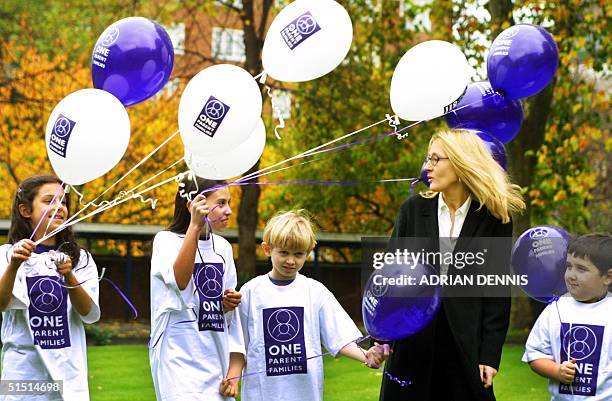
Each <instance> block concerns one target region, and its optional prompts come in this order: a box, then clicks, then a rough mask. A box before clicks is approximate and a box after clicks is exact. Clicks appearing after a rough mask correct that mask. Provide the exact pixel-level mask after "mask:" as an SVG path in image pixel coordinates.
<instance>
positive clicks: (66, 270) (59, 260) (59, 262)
mask: <svg viewBox="0 0 612 401" xmlns="http://www.w3.org/2000/svg"><path fill="white" fill-rule="evenodd" d="M49 253H50V254H51V257H52V259H53V263H55V266H57V271H58V273H59V274H61V275H62V276H64V277H67V276H69V275H71V274H72V259H70V256H68V255H66V254H65V253H62V252H54V251H50V252H49Z"/></svg>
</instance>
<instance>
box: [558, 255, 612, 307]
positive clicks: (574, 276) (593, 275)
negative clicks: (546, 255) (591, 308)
mask: <svg viewBox="0 0 612 401" xmlns="http://www.w3.org/2000/svg"><path fill="white" fill-rule="evenodd" d="M611 282H612V269H611V270H608V273H607V274H601V271H599V269H598V268H597V267H596V266H595V265H594V264H593V263H592V262H591V261H590V260H589V259H588V258H579V257H576V256H574V254H571V253H570V254H568V255H567V268H566V270H565V284H566V285H567V289H568V291H569V293H570V295H571V296H572V297H573V298H574V299H575V300H577V301H581V302H589V301H595V300H597V299H599V298H601V297H602V296H603V295H605V294H606V292H607V291H608V286H609V285H610V283H611Z"/></svg>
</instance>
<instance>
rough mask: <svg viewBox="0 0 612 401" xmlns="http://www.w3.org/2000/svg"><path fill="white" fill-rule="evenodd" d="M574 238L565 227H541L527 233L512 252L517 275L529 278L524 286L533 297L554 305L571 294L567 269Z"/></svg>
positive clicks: (520, 238) (521, 237)
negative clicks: (567, 281) (566, 274)
mask: <svg viewBox="0 0 612 401" xmlns="http://www.w3.org/2000/svg"><path fill="white" fill-rule="evenodd" d="M569 239H570V236H569V234H568V233H567V231H565V230H564V229H562V228H559V227H555V226H537V227H533V228H530V229H529V230H527V231H525V232H524V233H523V234H521V236H520V237H519V238H518V239H517V240H516V243H515V244H514V247H513V249H512V267H513V269H514V274H521V275H526V276H527V280H528V282H527V284H525V285H521V288H522V289H523V291H525V292H526V293H527V294H528V295H529V296H530V297H532V298H534V299H536V300H538V301H541V302H546V303H548V302H550V301H551V300H552V299H554V297H559V296H561V295H563V294H565V293H566V292H567V287H566V286H565V277H564V276H565V268H566V263H567V247H568V243H569Z"/></svg>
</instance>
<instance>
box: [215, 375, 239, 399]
mask: <svg viewBox="0 0 612 401" xmlns="http://www.w3.org/2000/svg"><path fill="white" fill-rule="evenodd" d="M219 392H220V393H221V395H223V396H224V397H236V396H237V395H238V379H234V380H228V378H227V377H226V378H225V379H223V381H222V382H221V385H220V386H219Z"/></svg>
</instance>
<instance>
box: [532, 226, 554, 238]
mask: <svg viewBox="0 0 612 401" xmlns="http://www.w3.org/2000/svg"><path fill="white" fill-rule="evenodd" d="M548 233H549V231H548V228H546V227H536V228H533V229H532V230H531V231H530V232H529V238H531V239H539V238H546V237H548Z"/></svg>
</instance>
